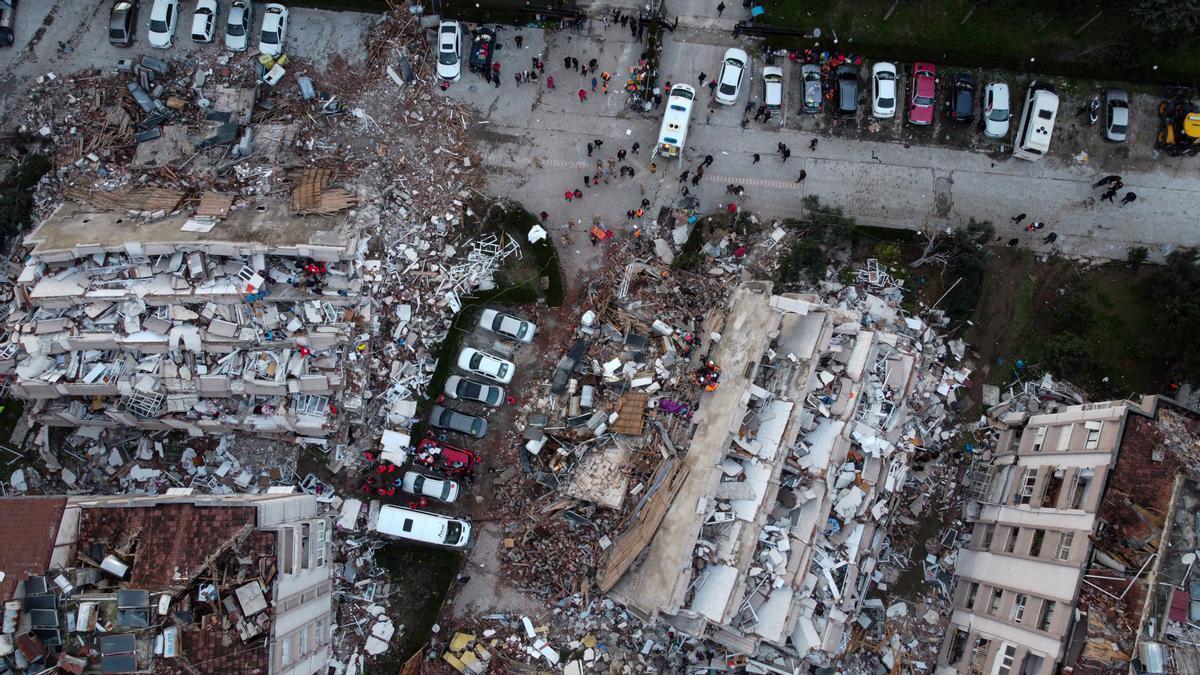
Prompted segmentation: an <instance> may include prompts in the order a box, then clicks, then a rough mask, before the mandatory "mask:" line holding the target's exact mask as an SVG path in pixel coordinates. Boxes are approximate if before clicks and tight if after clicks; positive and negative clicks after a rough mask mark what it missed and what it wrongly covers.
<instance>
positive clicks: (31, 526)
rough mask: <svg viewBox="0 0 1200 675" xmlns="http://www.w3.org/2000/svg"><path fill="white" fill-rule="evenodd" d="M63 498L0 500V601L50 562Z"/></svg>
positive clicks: (39, 572)
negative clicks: (2, 576)
mask: <svg viewBox="0 0 1200 675" xmlns="http://www.w3.org/2000/svg"><path fill="white" fill-rule="evenodd" d="M66 504H67V499H66V497H23V498H5V499H0V541H3V542H4V545H3V546H0V572H3V573H4V579H3V580H2V581H0V600H8V599H9V598H11V597H12V596H13V591H15V590H16V587H17V584H18V583H20V582H21V581H24V580H25V579H28V578H29V577H31V576H33V575H36V574H41V573H43V572H45V571H46V568H47V567H48V566H49V565H50V556H51V554H52V553H53V552H54V540H55V538H56V537H57V536H58V524H59V522H61V521H62V514H63V509H64V508H65V507H66Z"/></svg>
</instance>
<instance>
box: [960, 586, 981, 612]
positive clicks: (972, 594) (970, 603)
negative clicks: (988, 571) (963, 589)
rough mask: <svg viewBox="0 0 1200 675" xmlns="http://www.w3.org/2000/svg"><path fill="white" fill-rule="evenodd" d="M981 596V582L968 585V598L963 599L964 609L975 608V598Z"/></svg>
mask: <svg viewBox="0 0 1200 675" xmlns="http://www.w3.org/2000/svg"><path fill="white" fill-rule="evenodd" d="M978 595H979V582H978V581H972V582H971V583H969V584H967V597H966V598H964V599H963V607H966V608H967V609H974V608H975V598H976V596H978Z"/></svg>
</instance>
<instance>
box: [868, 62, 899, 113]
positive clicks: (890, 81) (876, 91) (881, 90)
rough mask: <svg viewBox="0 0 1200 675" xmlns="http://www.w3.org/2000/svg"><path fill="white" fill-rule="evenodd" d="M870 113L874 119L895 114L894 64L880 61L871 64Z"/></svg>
mask: <svg viewBox="0 0 1200 675" xmlns="http://www.w3.org/2000/svg"><path fill="white" fill-rule="evenodd" d="M871 115H872V116H873V117H875V118H876V119H881V120H884V119H891V118H893V117H895V116H896V64H894V63H888V62H887V61H880V62H879V63H876V64H875V65H874V66H871Z"/></svg>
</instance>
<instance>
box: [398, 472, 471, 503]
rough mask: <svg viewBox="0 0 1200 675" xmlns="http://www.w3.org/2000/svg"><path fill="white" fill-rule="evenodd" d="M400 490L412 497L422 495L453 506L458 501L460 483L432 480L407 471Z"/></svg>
mask: <svg viewBox="0 0 1200 675" xmlns="http://www.w3.org/2000/svg"><path fill="white" fill-rule="evenodd" d="M400 489H401V490H403V491H405V492H407V493H408V494H410V495H421V496H422V497H429V498H430V499H436V500H438V501H439V502H446V503H447V504H452V503H454V501H455V500H456V499H458V491H459V487H458V483H457V482H456V481H452V480H449V479H442V478H431V477H429V476H426V475H424V474H420V473H417V472H416V471H405V472H404V478H402V479H401V480H400Z"/></svg>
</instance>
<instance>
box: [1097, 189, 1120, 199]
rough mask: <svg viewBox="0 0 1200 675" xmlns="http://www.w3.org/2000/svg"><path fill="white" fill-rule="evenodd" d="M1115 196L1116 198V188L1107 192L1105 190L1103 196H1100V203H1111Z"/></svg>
mask: <svg viewBox="0 0 1200 675" xmlns="http://www.w3.org/2000/svg"><path fill="white" fill-rule="evenodd" d="M1116 196H1117V189H1116V188H1109V189H1107V190H1105V191H1104V194H1103V195H1100V201H1102V202H1111V201H1112V200H1113V197H1116Z"/></svg>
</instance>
